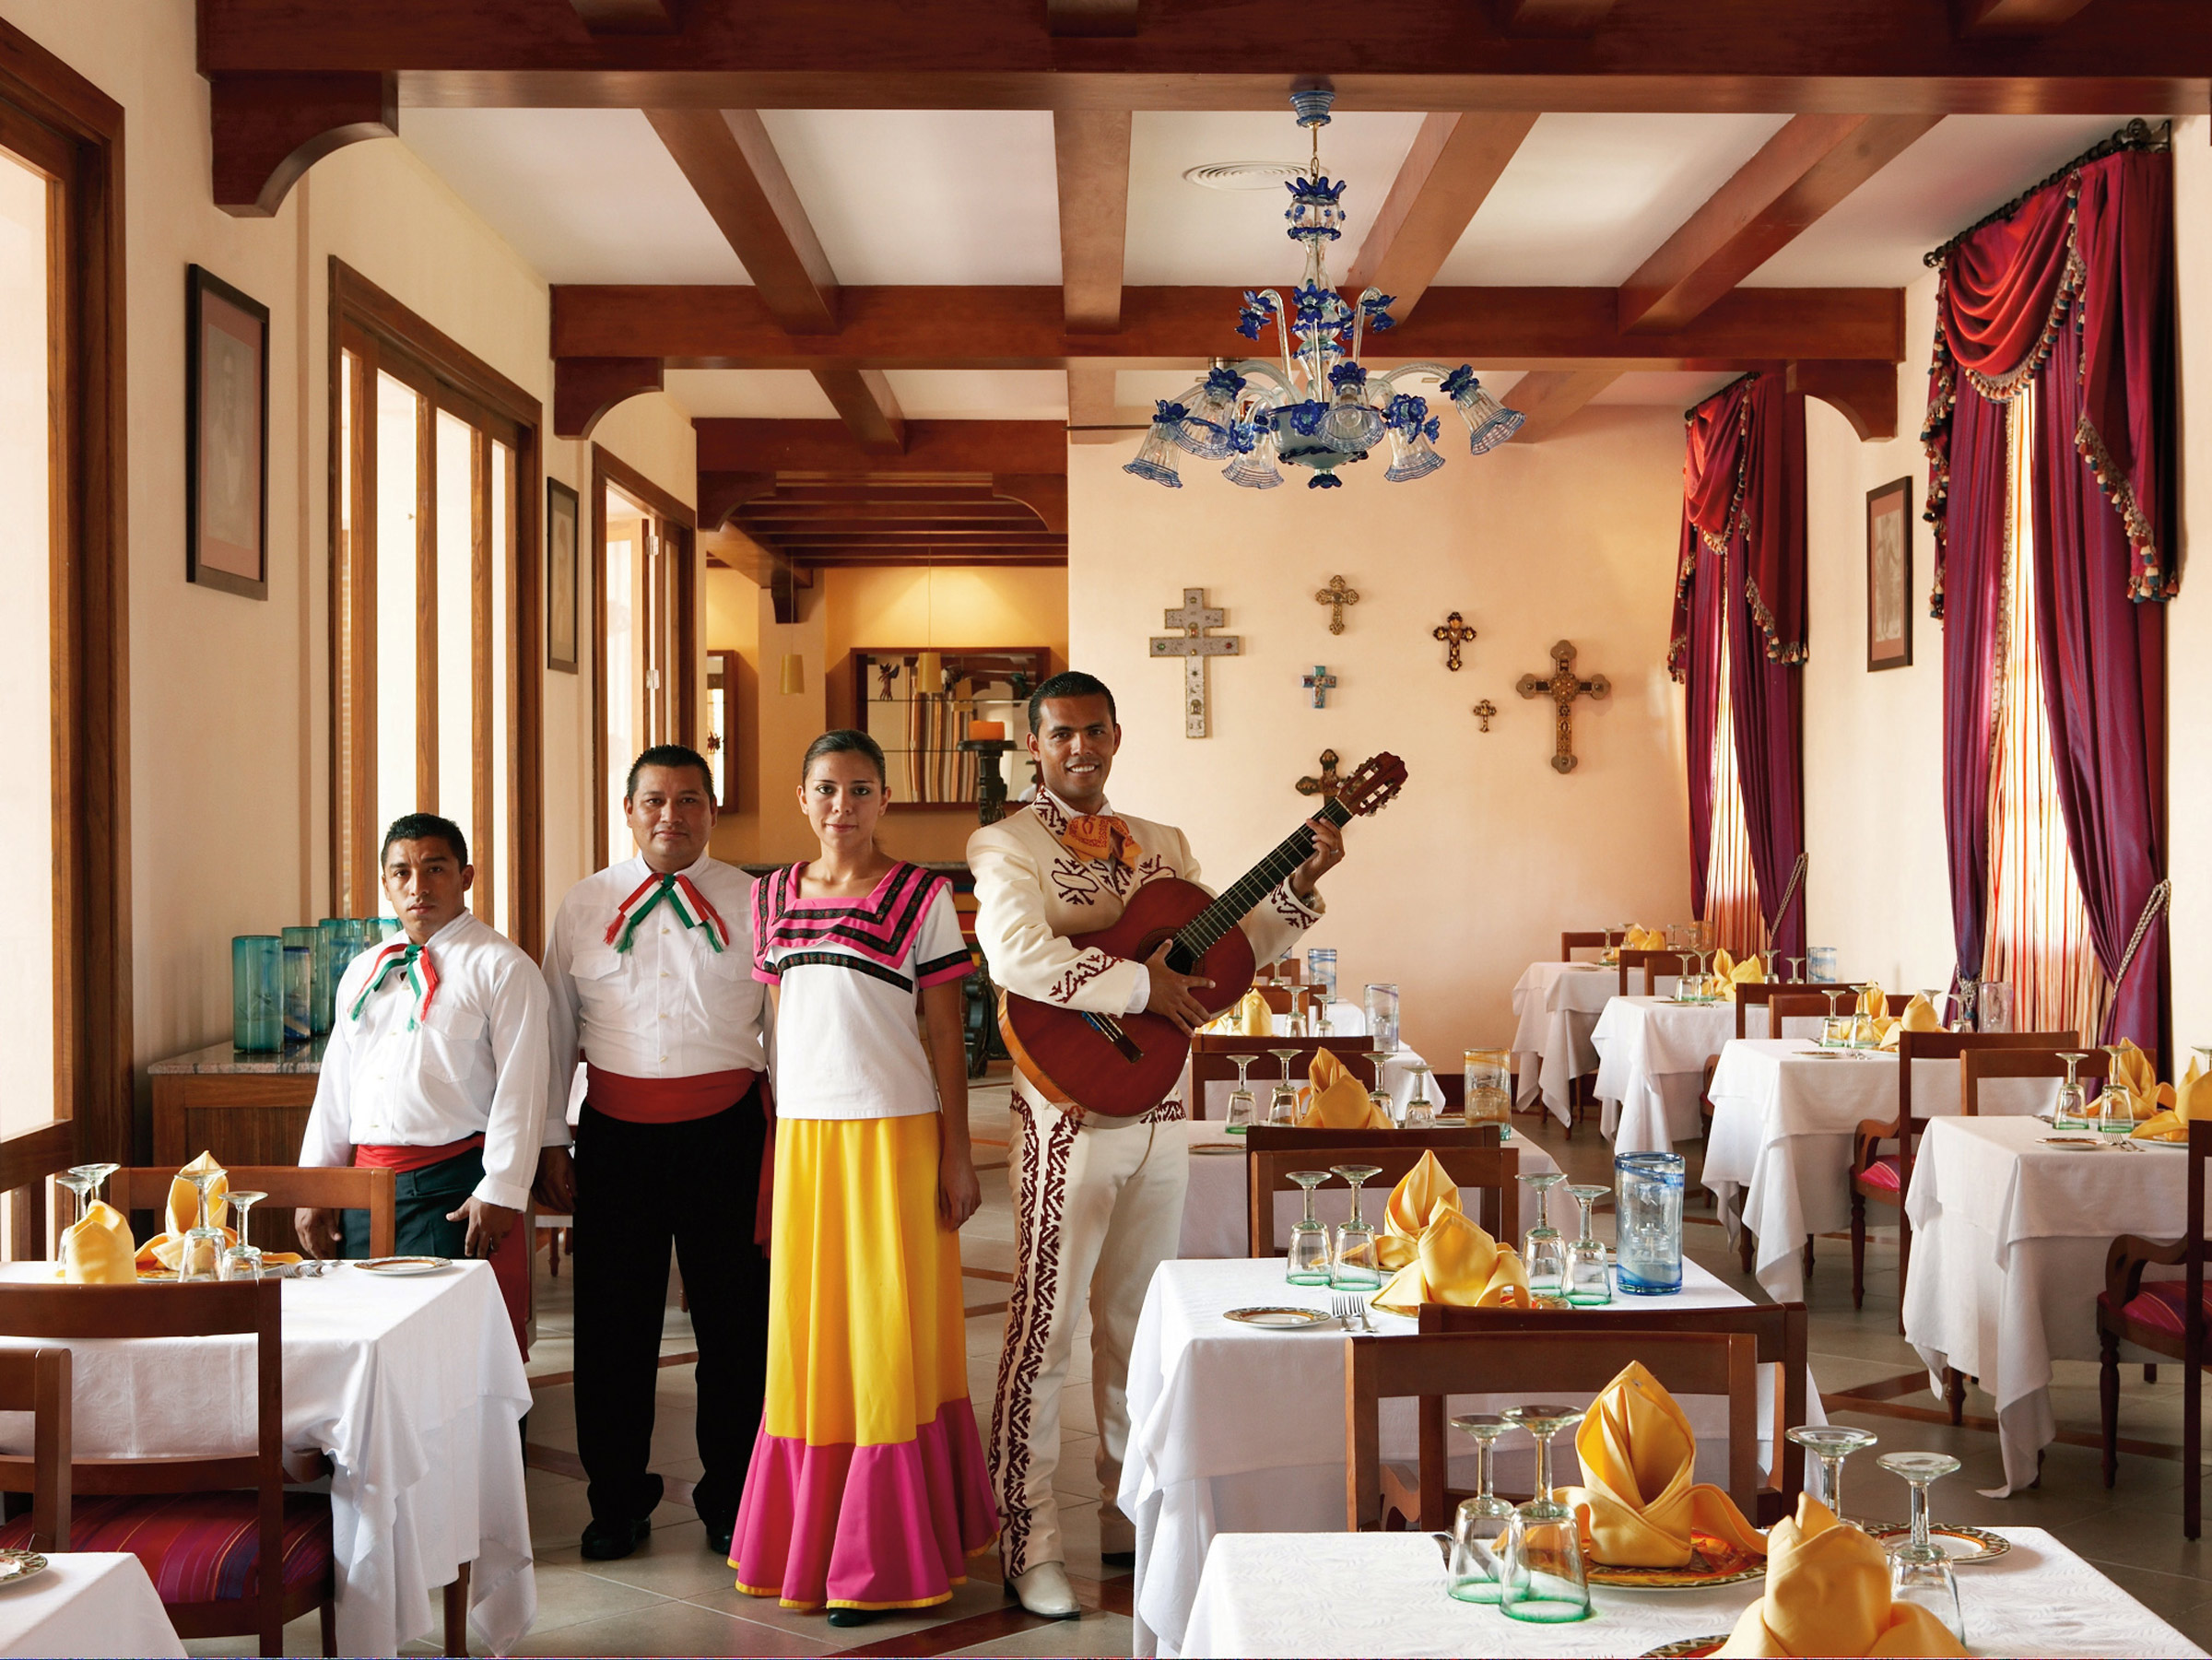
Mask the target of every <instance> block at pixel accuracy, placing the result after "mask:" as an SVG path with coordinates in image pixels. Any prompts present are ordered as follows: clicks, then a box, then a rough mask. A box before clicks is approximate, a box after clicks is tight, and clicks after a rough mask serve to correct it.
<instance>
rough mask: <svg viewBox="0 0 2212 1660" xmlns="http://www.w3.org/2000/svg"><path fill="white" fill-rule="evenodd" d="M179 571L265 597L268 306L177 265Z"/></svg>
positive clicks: (250, 595) (202, 272) (192, 580)
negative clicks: (180, 279) (180, 302)
mask: <svg viewBox="0 0 2212 1660" xmlns="http://www.w3.org/2000/svg"><path fill="white" fill-rule="evenodd" d="M184 580H185V581H186V582H188V583H201V584H203V585H204V586H206V587H209V588H220V589H221V590H222V591H223V592H224V593H226V594H238V595H244V596H245V597H246V598H248V599H266V598H268V596H269V308H268V307H267V306H265V305H263V304H262V303H261V302H260V301H259V300H253V299H251V298H249V297H248V296H246V295H244V294H241V293H240V292H239V291H238V290H237V289H236V288H232V287H231V286H230V285H229V283H227V282H225V281H223V280H222V279H221V278H220V277H214V276H210V275H209V274H208V273H207V272H206V271H205V270H203V269H201V267H199V266H198V265H187V266H186V267H185V268H184Z"/></svg>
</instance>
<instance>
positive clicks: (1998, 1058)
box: [1959, 1034, 2112, 1118]
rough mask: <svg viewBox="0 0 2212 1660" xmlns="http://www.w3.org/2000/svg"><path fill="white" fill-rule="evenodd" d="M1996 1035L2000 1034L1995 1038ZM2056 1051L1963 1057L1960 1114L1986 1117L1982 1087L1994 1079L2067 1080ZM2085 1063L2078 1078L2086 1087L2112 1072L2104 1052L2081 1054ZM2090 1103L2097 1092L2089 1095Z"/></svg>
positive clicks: (2008, 1051)
mask: <svg viewBox="0 0 2212 1660" xmlns="http://www.w3.org/2000/svg"><path fill="white" fill-rule="evenodd" d="M1992 1035H1996V1034H1992ZM2062 1053H2066V1052H2064V1051H2061V1050H2056V1049H1970V1050H1968V1051H1967V1052H1966V1053H1965V1054H1962V1055H1960V1056H1959V1112H1961V1113H1964V1114H1965V1115H1966V1116H1967V1117H1969V1118H1979V1117H1981V1115H1982V1085H1983V1081H1984V1080H1985V1079H1988V1078H1993V1077H2049V1078H2063V1077H2065V1076H2066V1064H2065V1062H2064V1061H2062V1060H2060V1059H2059V1058H2058V1057H2059V1055H2060V1054H2062ZM2077 1053H2078V1054H2080V1055H2081V1057H2082V1058H2081V1060H2080V1061H2079V1062H2078V1063H2077V1065H2075V1068H2074V1075H2075V1077H2077V1078H2079V1079H2080V1080H2081V1081H2082V1082H2083V1083H2096V1082H2101V1081H2102V1079H2103V1078H2104V1077H2105V1076H2106V1075H2107V1074H2108V1073H2110V1072H2111V1070H2112V1056H2111V1054H2108V1053H2107V1052H2106V1051H2104V1050H2101V1049H2084V1050H2080V1051H2078V1052H2077ZM2084 1093H2085V1096H2086V1098H2087V1099H2088V1100H2089V1101H2095V1100H2096V1099H2097V1091H2094V1090H2088V1091H2085V1092H2084Z"/></svg>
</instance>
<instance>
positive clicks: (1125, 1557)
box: [1099, 1550, 1136, 1568]
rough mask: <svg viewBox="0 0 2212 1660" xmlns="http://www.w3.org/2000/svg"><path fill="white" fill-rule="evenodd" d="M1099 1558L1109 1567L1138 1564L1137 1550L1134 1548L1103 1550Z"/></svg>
mask: <svg viewBox="0 0 2212 1660" xmlns="http://www.w3.org/2000/svg"><path fill="white" fill-rule="evenodd" d="M1099 1560H1100V1561H1101V1562H1103V1563H1105V1564H1106V1566H1107V1567H1109V1568H1134V1567H1135V1566H1136V1552H1135V1551H1134V1550H1101V1551H1100V1552H1099Z"/></svg>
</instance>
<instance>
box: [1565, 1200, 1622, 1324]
mask: <svg viewBox="0 0 2212 1660" xmlns="http://www.w3.org/2000/svg"><path fill="white" fill-rule="evenodd" d="M1612 1191H1613V1190H1612V1189H1611V1188H1609V1187H1594V1186H1589V1185H1585V1184H1584V1183H1580V1182H1577V1183H1571V1184H1570V1185H1569V1187H1568V1189H1567V1192H1568V1193H1569V1195H1571V1196H1572V1197H1573V1199H1574V1202H1575V1203H1576V1204H1578V1205H1580V1206H1581V1207H1583V1231H1582V1236H1581V1237H1580V1238H1579V1239H1577V1240H1575V1241H1574V1242H1573V1243H1571V1244H1570V1245H1569V1246H1568V1247H1567V1301H1569V1302H1571V1303H1572V1304H1574V1306H1575V1307H1577V1308H1595V1307H1598V1306H1599V1305H1601V1304H1604V1303H1608V1302H1611V1301H1613V1277H1612V1276H1611V1275H1610V1274H1608V1273H1607V1272H1606V1247H1605V1244H1604V1242H1602V1241H1600V1240H1599V1239H1598V1237H1597V1230H1595V1229H1594V1228H1593V1227H1592V1226H1591V1223H1590V1212H1591V1209H1592V1207H1594V1206H1595V1205H1596V1203H1597V1202H1598V1200H1600V1199H1602V1198H1604V1197H1605V1196H1606V1195H1607V1194H1608V1193H1610V1192H1612Z"/></svg>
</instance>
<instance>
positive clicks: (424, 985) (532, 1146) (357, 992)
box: [294, 813, 547, 1343]
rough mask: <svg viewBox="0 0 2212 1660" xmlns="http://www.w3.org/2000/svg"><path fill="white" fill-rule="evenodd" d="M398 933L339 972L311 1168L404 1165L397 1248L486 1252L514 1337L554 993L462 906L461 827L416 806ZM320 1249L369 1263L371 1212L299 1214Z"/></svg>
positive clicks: (395, 877) (404, 844) (397, 883)
mask: <svg viewBox="0 0 2212 1660" xmlns="http://www.w3.org/2000/svg"><path fill="white" fill-rule="evenodd" d="M379 860H380V863H381V864H382V868H383V882H384V892H385V895H386V896H387V897H388V898H389V899H390V900H391V901H392V905H393V909H394V911H396V912H398V913H399V922H400V927H401V929H402V930H403V932H402V935H401V936H400V937H399V938H398V939H394V940H391V941H388V942H387V943H386V944H384V945H383V946H382V948H379V949H377V950H374V951H364V952H363V953H362V954H361V955H360V956H359V957H357V958H355V959H354V960H353V961H352V962H351V963H349V964H348V965H347V969H346V972H345V973H344V974H342V975H341V976H339V979H338V987H337V993H336V1012H335V1018H333V1019H332V1021H331V1028H330V1041H329V1042H328V1043H327V1044H326V1045H325V1046H324V1051H323V1069H322V1075H321V1077H320V1078H319V1079H318V1080H317V1082H316V1085H315V1105H314V1111H313V1112H312V1113H311V1114H310V1116H309V1118H308V1121H307V1136H306V1139H305V1140H304V1141H303V1142H302V1143H301V1145H300V1163H301V1164H303V1165H347V1164H368V1165H379V1166H382V1167H383V1168H385V1169H388V1170H392V1171H397V1172H398V1214H397V1218H396V1220H397V1222H398V1241H397V1242H398V1246H399V1249H400V1250H401V1251H402V1252H403V1253H406V1254H419V1255H426V1256H462V1255H468V1256H482V1257H489V1258H490V1259H491V1265H492V1270H493V1272H494V1273H495V1274H497V1275H498V1277H499V1280H500V1295H501V1296H502V1297H503V1298H504V1299H505V1300H506V1302H507V1313H508V1316H509V1318H511V1319H512V1321H513V1323H514V1335H515V1341H516V1342H517V1343H523V1342H524V1330H525V1325H526V1322H527V1320H528V1317H529V1310H530V1250H531V1240H530V1238H529V1232H528V1230H526V1229H523V1228H519V1227H517V1226H516V1223H517V1222H519V1221H520V1220H521V1219H522V1215H523V1210H524V1207H525V1206H526V1205H527V1204H528V1203H529V1198H530V1188H531V1184H532V1183H533V1182H534V1181H535V1178H536V1177H537V1175H538V1173H539V1167H540V1164H541V1162H542V1161H543V1152H542V1150H541V1149H542V1148H543V1146H544V1143H545V1141H546V1135H547V1127H546V1122H545V1099H546V987H545V982H544V981H543V980H541V979H540V978H539V977H538V973H537V965H536V964H535V963H534V962H532V961H531V960H530V958H529V954H528V953H527V952H525V951H524V950H523V949H522V948H520V947H518V946H515V945H513V944H512V943H510V942H509V941H508V940H507V939H506V938H505V937H504V936H502V935H500V933H498V932H497V931H496V930H495V929H493V928H492V927H491V926H490V925H489V924H486V923H484V922H481V921H479V920H478V919H477V917H475V916H472V915H471V914H470V913H469V912H468V911H467V910H466V909H465V901H466V898H467V894H468V889H469V887H470V885H471V884H472V883H473V882H474V881H475V880H476V874H477V873H476V869H475V867H474V866H473V865H470V864H469V862H468V843H467V842H466V841H465V839H464V838H463V836H462V834H461V830H460V829H459V827H458V826H456V825H454V824H453V823H451V822H449V821H448V820H446V819H443V818H439V817H437V816H436V815H435V814H432V813H409V814H408V815H406V817H405V818H399V819H395V820H394V822H393V825H392V828H391V829H390V830H386V831H385V832H384V844H383V849H382V853H381V854H380V855H379ZM294 1226H295V1228H296V1230H298V1232H299V1235H300V1242H301V1243H302V1244H303V1245H305V1246H306V1248H307V1249H308V1251H309V1252H310V1253H311V1254H313V1255H316V1256H324V1257H327V1256H336V1255H339V1254H341V1252H342V1253H343V1254H345V1255H347V1256H351V1257H361V1256H367V1255H368V1254H369V1217H368V1213H367V1212H366V1211H359V1210H349V1211H346V1212H343V1213H341V1212H338V1211H335V1210H323V1209H302V1210H300V1211H299V1212H298V1213H297V1214H296V1216H295V1218H294Z"/></svg>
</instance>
